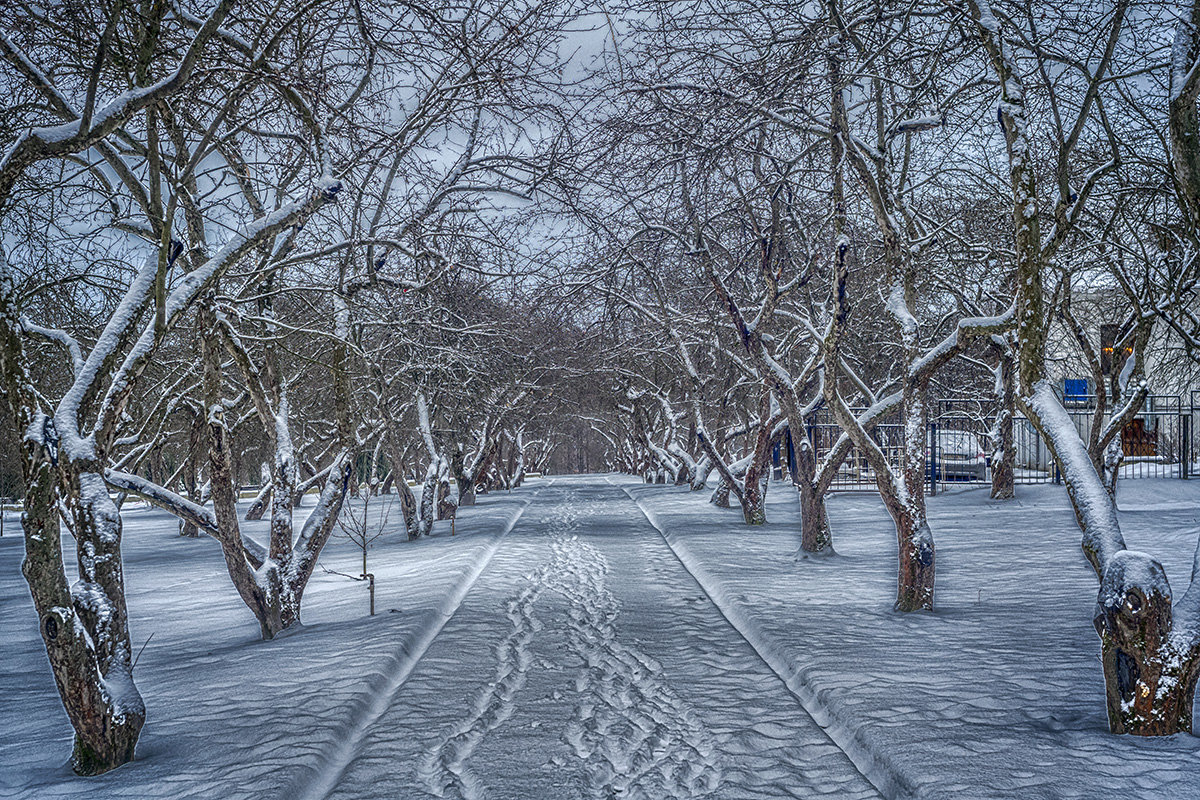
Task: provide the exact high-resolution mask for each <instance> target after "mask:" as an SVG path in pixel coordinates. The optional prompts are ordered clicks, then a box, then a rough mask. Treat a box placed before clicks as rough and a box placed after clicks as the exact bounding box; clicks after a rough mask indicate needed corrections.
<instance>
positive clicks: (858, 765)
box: [605, 478, 915, 800]
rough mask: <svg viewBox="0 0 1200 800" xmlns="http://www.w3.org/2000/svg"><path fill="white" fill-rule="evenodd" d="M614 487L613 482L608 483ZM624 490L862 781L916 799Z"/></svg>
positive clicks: (896, 799)
mask: <svg viewBox="0 0 1200 800" xmlns="http://www.w3.org/2000/svg"><path fill="white" fill-rule="evenodd" d="M605 480H606V481H607V482H608V483H609V484H610V485H614V486H616V485H617V484H613V482H612V480H611V479H609V478H605ZM620 489H621V491H623V492H624V493H625V494H626V495H627V496H628V497H629V499H630V501H631V502H632V503H633V504H634V505H635V506H637V507H638V510H640V511H641V512H642V516H644V517H645V518H646V521H647V522H649V523H650V526H651V527H653V528H654V530H656V531H657V532H658V535H659V536H660V537H661V538H662V540H663V542H664V543H665V544H666V545H667V549H669V550H670V551H671V553H672V554H673V555H674V556H675V560H676V561H678V562H679V565H680V566H681V567H683V569H684V571H686V572H687V573H688V574H689V575H691V576H692V580H694V581H695V582H696V585H697V586H699V587H700V590H701V591H702V592H704V594H705V596H706V597H708V600H709V602H710V603H712V605H713V606H714V607H715V608H716V609H717V612H718V613H720V615H721V616H722V617H724V619H725V621H726V622H727V623H729V626H730V627H732V628H733V629H734V630H735V631H736V632H737V634H738V636H739V637H741V639H742V640H743V641H744V642H746V644H747V645H748V646H749V647H750V649H751V650H752V651H753V652H754V653H755V655H757V656H758V658H759V660H760V661H762V663H763V664H765V665H766V667H767V669H769V670H770V671H771V672H772V673H774V674H775V676H776V677H777V678H779V680H780V681H781V682H782V683H783V685H784V686H786V687H787V690H788V691H789V692H790V693H791V694H792V696H794V697H795V698H796V700H797V701H798V705H799V706H800V709H801V710H802V711H803V712H804V713H805V715H806V716H808V718H809V719H811V720H812V721H813V724H815V725H816V726H817V727H818V728H820V729H821V731H822V733H823V734H824V735H825V738H827V739H828V740H829V741H830V743H832V744H833V746H834V747H836V748H837V749H838V750H840V751H841V752H842V753H843V754H845V756H846V758H847V759H848V760H849V762H850V763H851V764H852V765H853V766H854V768H855V769H856V770H857V771H858V773H859V774H860V775H862V776H863V779H864V780H866V781H867V782H868V783H869V784H870V785H871V786H872V787H873V788H874V789H875V791H876V792H878V793H879V795H880V796H881V797H886V798H891V799H892V800H907V798H911V797H914V796H915V789H914V787H913V786H912V785H911V782H909V781H906V780H905V779H904V777H903V776H902V775H901V774H899V772H898V771H897V770H895V769H892V768H890V766H889V765H888V764H887V763H886V762H885V761H884V760H882V759H881V758H880V757H879V756H878V754H876V753H875V752H874V751H872V750H871V749H869V748H868V747H866V746H865V745H863V744H862V743H861V742H860V741H859V740H858V739H857V738H856V736H855V732H854V730H853V729H851V728H848V727H846V726H843V725H841V724H840V722H839V720H838V719H837V718H836V717H835V716H834V715H832V714H830V713H829V711H828V709H827V708H826V707H825V706H824V704H823V703H822V701H821V700H820V699H819V698H818V697H817V695H816V693H815V692H814V691H813V690H812V688H811V687H809V686H808V685H807V684H806V683H805V682H804V680H803V678H802V676H801V675H800V672H799V670H798V669H796V668H795V667H794V665H792V664H790V663H789V662H788V660H787V659H786V658H785V657H784V656H783V655H782V654H780V653H779V652H778V651H777V650H776V649H775V648H772V647H771V646H770V643H769V642H768V641H767V639H766V637H765V636H763V635H762V634H761V633H760V632H759V630H758V628H757V627H756V626H755V625H754V624H753V623H752V622H751V621H750V620H749V619H748V618H747V617H746V615H745V614H744V613H742V611H741V610H740V609H738V608H737V607H736V606H735V605H734V604H733V603H730V602H728V601H727V600H726V598H724V596H723V595H722V594H721V593H720V592H718V591H714V590H713V589H712V588H711V587H712V586H714V585H718V584H717V581H715V580H714V579H713V578H712V577H711V576H710V575H709V574H708V572H707V571H706V570H705V569H704V568H703V567H702V566H701V565H700V564H699V563H698V562H697V561H696V559H694V558H692V556H691V553H689V552H688V551H687V550H686V549H681V548H680V547H678V546H676V544H675V543H674V542H673V541H671V537H670V536H668V535H667V534H666V532H665V531H664V530H663V529H662V527H661V526H660V525H659V524H658V521H657V519H656V518H655V516H654V514H653V512H651V511H650V510H648V509H647V508H646V507H645V506H643V505H642V504H641V502H639V501H638V499H637V498H636V497H634V496H633V493H631V492H630V491H629V490H628V489H627V488H626V487H624V486H621V487H620Z"/></svg>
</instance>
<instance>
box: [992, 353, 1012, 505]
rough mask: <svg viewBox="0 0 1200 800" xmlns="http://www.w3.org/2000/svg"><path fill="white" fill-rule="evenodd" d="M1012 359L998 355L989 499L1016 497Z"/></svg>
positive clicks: (1001, 354)
mask: <svg viewBox="0 0 1200 800" xmlns="http://www.w3.org/2000/svg"><path fill="white" fill-rule="evenodd" d="M1015 367H1016V364H1015V358H1014V356H1013V353H1012V351H1011V350H1009V349H1008V348H1004V349H1002V350H1001V352H1000V364H999V374H998V376H997V387H996V388H997V389H998V390H999V391H998V392H997V396H996V399H997V401H999V404H1000V409H999V411H998V412H997V413H996V438H997V439H998V440H999V441H998V444H999V448H998V450H999V452H998V453H996V454H994V455H993V456H992V465H991V466H992V491H991V497H992V499H993V500H1011V499H1013V498H1014V497H1016V488H1015V487H1016V474H1017V443H1016V438H1015V437H1014V435H1013V416H1014V413H1013V412H1014V410H1015V408H1016V402H1017V398H1016V394H1017V393H1016V385H1015V374H1014V373H1015Z"/></svg>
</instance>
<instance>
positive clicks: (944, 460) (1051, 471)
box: [777, 390, 1200, 492]
mask: <svg viewBox="0 0 1200 800" xmlns="http://www.w3.org/2000/svg"><path fill="white" fill-rule="evenodd" d="M1065 407H1066V411H1067V414H1068V415H1069V416H1070V417H1071V419H1072V420H1073V421H1074V422H1075V426H1076V428H1077V429H1078V430H1079V433H1080V435H1081V436H1083V437H1085V438H1086V437H1087V436H1088V435H1089V434H1090V431H1091V428H1092V426H1093V425H1096V424H1098V423H1099V424H1103V422H1104V420H1102V419H1101V420H1097V419H1096V410H1095V400H1094V398H1092V397H1087V396H1073V397H1071V398H1069V400H1068V402H1067V403H1066V404H1065ZM996 410H997V407H996V404H995V402H994V401H986V400H936V401H934V402H933V404H932V407H931V413H930V416H929V422H928V425H927V430H926V438H925V445H926V462H927V463H926V468H925V475H926V479H927V480H928V481H929V483H930V490H931V491H932V492H936V491H938V489H939V488H942V487H943V486H944V485H946V484H963V483H967V484H970V483H975V484H983V483H990V482H991V479H992V471H991V464H990V461H991V458H990V454H991V453H992V450H993V444H992V436H991V429H992V427H993V425H994V421H995V417H996ZM1197 415H1200V390H1195V391H1192V392H1190V393H1189V395H1188V396H1186V397H1174V396H1164V395H1152V396H1150V397H1148V398H1147V399H1146V402H1145V404H1144V405H1143V407H1142V410H1141V411H1140V412H1139V413H1138V415H1137V416H1136V417H1135V418H1134V419H1133V421H1132V422H1130V423H1129V424H1128V425H1127V426H1125V428H1124V429H1123V430H1122V431H1121V434H1120V443H1121V450H1122V452H1123V454H1124V458H1123V461H1122V463H1121V466H1120V472H1119V477H1120V478H1122V479H1126V478H1183V479H1187V478H1191V477H1196V476H1197V475H1198V473H1200V465H1198V464H1197V463H1196V456H1197V454H1198V453H1200V441H1197V436H1200V425H1197V419H1196V418H1197ZM805 433H806V435H807V436H808V439H809V441H810V442H811V443H812V445H813V448H814V450H815V451H816V453H817V456H818V458H821V457H823V456H825V455H826V454H827V453H828V452H829V451H830V450H832V449H833V448H834V446H835V445H836V442H837V440H838V438H839V437H840V436H841V434H842V431H841V428H840V427H838V425H837V424H836V423H835V422H834V421H833V418H832V415H830V414H829V412H828V411H827V410H824V409H823V410H821V411H818V412H817V413H816V414H815V415H813V417H812V418H811V422H810V424H809V426H808V430H807V431H806V432H805ZM871 436H872V438H873V439H874V440H875V442H876V443H877V444H878V445H879V447H880V449H882V450H883V452H884V453H885V454H887V456H888V457H889V459H890V460H891V461H892V463H894V464H898V463H899V461H900V448H901V447H902V445H903V442H902V431H901V425H900V418H899V414H898V413H896V414H894V415H893V416H891V417H888V418H885V419H884V420H883V421H882V422H881V423H880V424H878V425H876V426H875V428H874V429H873V430H872V431H871ZM1013 437H1014V444H1015V450H1016V456H1017V464H1016V475H1015V479H1016V482H1017V483H1026V484H1028V483H1051V482H1058V481H1059V480H1060V476H1059V475H1058V470H1057V469H1056V467H1055V466H1054V460H1053V459H1052V458H1051V456H1050V452H1049V450H1048V449H1047V448H1046V445H1045V443H1044V442H1043V441H1042V437H1041V435H1040V434H1039V433H1038V432H1037V430H1036V429H1035V428H1034V426H1033V423H1031V422H1030V421H1029V420H1028V419H1026V418H1025V417H1023V416H1021V415H1020V414H1019V413H1018V414H1017V416H1016V417H1015V419H1014V420H1013ZM777 463H778V464H780V466H781V467H782V466H783V464H784V463H786V456H783V455H782V454H781V458H780V460H779V461H777ZM831 488H832V489H833V490H834V491H838V490H841V491H853V490H873V489H875V488H876V483H875V472H874V470H873V469H872V468H871V466H870V464H868V463H867V459H866V457H865V456H864V455H863V453H862V452H860V451H859V450H858V448H852V449H851V451H850V454H849V455H848V456H847V457H846V459H845V461H843V462H842V465H841V466H840V467H839V468H838V471H837V474H836V476H835V477H834V480H833V483H832V485H831Z"/></svg>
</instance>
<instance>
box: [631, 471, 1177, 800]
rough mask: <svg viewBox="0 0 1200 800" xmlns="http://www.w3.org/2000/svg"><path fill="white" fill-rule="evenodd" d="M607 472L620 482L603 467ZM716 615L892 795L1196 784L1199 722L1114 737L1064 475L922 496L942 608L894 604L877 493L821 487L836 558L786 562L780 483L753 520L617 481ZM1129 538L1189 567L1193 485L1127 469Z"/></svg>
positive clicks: (792, 525) (788, 525) (1164, 788)
mask: <svg viewBox="0 0 1200 800" xmlns="http://www.w3.org/2000/svg"><path fill="white" fill-rule="evenodd" d="M612 480H614V481H623V480H624V479H621V478H615V477H614V478H613V479H612ZM622 485H623V487H624V488H625V489H626V490H627V491H628V492H629V494H630V495H631V496H632V497H634V499H635V500H636V501H637V502H638V503H639V505H640V506H641V507H642V508H643V510H644V511H645V512H646V514H647V516H648V517H649V518H650V519H651V521H652V522H653V523H654V524H655V526H656V527H658V528H659V529H660V530H661V531H663V532H664V535H665V537H666V538H667V540H668V541H669V543H670V544H671V546H672V548H673V549H674V550H675V551H676V553H677V554H678V555H679V557H680V560H681V561H682V562H683V563H684V564H685V566H687V567H688V569H689V570H690V571H692V572H693V573H694V574H695V575H696V576H697V579H698V580H699V581H700V582H701V584H702V585H703V586H704V587H705V589H706V591H707V592H708V594H709V595H710V597H711V598H712V599H713V601H714V602H715V603H716V604H717V605H718V607H720V608H721V610H722V613H724V614H725V615H726V617H727V618H729V620H730V622H731V623H733V624H734V625H735V627H737V628H738V629H739V630H740V631H741V632H742V634H743V635H744V636H745V637H746V638H747V640H748V641H750V643H751V644H752V645H753V646H754V647H755V649H756V650H758V651H759V653H760V655H761V656H762V657H763V658H764V660H765V661H767V662H768V663H769V664H770V665H771V667H772V668H773V669H774V670H775V671H776V672H778V673H779V674H780V676H781V677H783V678H784V680H785V681H786V682H787V683H788V686H789V687H790V688H791V689H792V690H793V692H794V693H795V694H796V695H797V696H798V697H799V698H800V699H801V701H802V702H803V703H804V705H805V707H806V708H808V709H809V711H810V713H812V714H813V715H814V717H816V718H817V719H818V721H819V722H821V724H822V725H825V726H826V728H827V730H828V731H829V733H830V735H831V737H832V738H833V739H834V740H835V741H836V742H837V743H838V745H839V746H840V747H842V748H843V749H844V750H845V751H846V752H847V753H848V755H850V756H851V758H852V759H853V760H854V761H855V763H856V764H857V765H858V767H859V768H860V769H861V770H862V771H863V772H864V774H867V775H868V776H869V777H870V778H871V779H872V781H873V782H875V783H876V785H877V786H879V788H881V789H882V790H883V791H884V792H885V793H886V794H887V795H888V796H891V797H906V796H912V797H921V798H1018V797H1019V798H1068V797H1072V798H1073V797H1079V798H1085V797H1086V798H1118V797H1120V798H1129V797H1155V798H1158V797H1194V796H1197V795H1198V794H1200V738H1197V737H1193V736H1177V737H1173V738H1166V739H1137V738H1134V737H1117V736H1113V735H1111V734H1109V733H1108V729H1107V721H1106V718H1105V714H1104V695H1103V692H1104V687H1103V683H1102V676H1101V670H1100V664H1099V642H1098V641H1097V639H1096V635H1095V633H1094V631H1093V629H1092V625H1091V612H1092V607H1093V605H1094V602H1095V596H1096V582H1095V578H1094V577H1093V574H1092V572H1091V569H1090V567H1089V566H1088V565H1087V563H1086V561H1085V560H1084V557H1083V555H1082V553H1081V551H1080V549H1079V531H1078V528H1077V527H1076V526H1075V522H1074V518H1073V516H1072V514H1071V511H1070V508H1069V507H1068V505H1067V503H1066V498H1065V496H1064V494H1063V490H1062V489H1061V487H1056V486H1033V487H1019V498H1018V500H1016V501H1013V502H1009V503H1001V502H996V501H991V500H989V499H988V497H987V490H986V489H985V488H979V489H965V490H958V489H955V490H952V491H950V492H948V493H946V494H944V495H940V496H938V497H936V498H932V499H931V502H930V518H931V519H930V522H931V525H932V527H933V532H934V537H935V540H936V542H937V547H938V579H937V599H936V605H937V610H936V611H935V612H934V613H932V614H909V615H903V614H898V613H896V612H894V611H892V603H893V601H894V599H895V548H896V544H895V534H894V528H893V527H892V524H891V520H890V518H889V517H888V516H887V513H886V511H885V510H884V509H883V506H882V504H881V503H880V501H879V498H878V496H877V495H873V494H854V495H839V496H837V497H835V498H833V499H832V500H831V501H830V515H831V518H832V524H833V528H834V546H835V548H836V549H837V551H838V553H839V555H838V556H836V557H833V558H829V559H797V558H796V555H797V548H798V544H799V512H798V509H797V507H796V500H795V495H794V494H793V493H792V492H791V490H790V489H789V488H786V487H783V486H772V488H771V492H770V494H769V498H768V501H769V502H768V505H769V508H768V517H769V519H771V520H772V522H771V523H770V524H768V525H766V526H763V527H761V528H750V527H747V526H745V525H743V524H742V522H741V514H740V511H739V510H737V509H736V508H734V509H717V508H714V507H712V506H710V505H709V504H708V503H707V499H708V493H707V492H699V493H692V492H689V491H688V490H687V489H686V488H675V487H664V486H647V485H644V484H641V483H638V482H635V481H632V480H630V481H629V482H627V483H623V484H622ZM1120 491H1121V503H1122V505H1123V507H1125V508H1127V509H1129V510H1126V511H1122V513H1121V522H1122V525H1123V527H1124V530H1125V535H1126V538H1127V540H1128V542H1129V545H1130V546H1131V547H1136V548H1138V549H1143V550H1147V551H1149V552H1151V553H1154V554H1155V555H1156V556H1157V557H1160V558H1161V559H1162V560H1163V562H1164V565H1165V566H1166V568H1167V572H1168V575H1169V576H1173V577H1174V578H1175V579H1176V581H1177V583H1179V584H1180V586H1179V587H1177V588H1180V589H1181V588H1182V585H1183V582H1185V581H1186V580H1187V577H1188V565H1189V563H1190V558H1191V551H1192V548H1193V546H1194V535H1195V531H1196V528H1197V518H1198V516H1200V484H1198V483H1194V482H1193V483H1188V482H1183V481H1177V480H1176V481H1166V480H1164V481H1153V480H1146V481H1137V482H1129V483H1125V484H1122V486H1121V490H1120Z"/></svg>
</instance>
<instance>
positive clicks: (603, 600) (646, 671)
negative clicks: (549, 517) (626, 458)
mask: <svg viewBox="0 0 1200 800" xmlns="http://www.w3.org/2000/svg"><path fill="white" fill-rule="evenodd" d="M551 547H552V548H553V550H554V553H555V556H556V558H555V562H556V569H555V570H554V573H553V575H554V578H555V580H554V582H553V583H552V584H551V587H552V588H553V589H554V590H555V591H557V592H559V593H560V594H562V595H563V596H564V597H565V598H566V599H567V600H568V601H569V603H570V607H569V610H568V615H569V626H570V636H569V641H570V644H571V648H572V650H574V651H575V653H576V654H577V655H578V656H579V657H580V659H581V660H582V661H583V668H582V669H581V671H580V674H579V676H578V678H577V681H576V689H577V690H578V691H579V692H580V694H581V698H580V701H579V704H578V706H577V707H576V716H575V719H574V720H572V721H571V723H570V724H569V725H568V727H567V731H566V740H567V742H568V743H569V744H570V745H571V747H572V749H573V750H574V751H575V754H576V755H577V756H578V757H579V758H580V759H581V760H582V761H583V763H584V765H585V773H586V778H587V783H588V785H587V792H588V796H589V797H591V798H595V800H608V799H609V798H635V797H636V798H646V800H667V799H668V798H677V799H683V798H700V797H705V796H708V795H710V794H712V793H713V792H715V791H716V789H717V787H718V786H719V785H720V782H721V768H720V762H719V755H718V750H717V746H716V741H715V739H714V737H713V736H712V734H711V733H710V732H709V731H708V729H707V728H706V727H705V725H704V723H703V722H702V721H701V720H700V719H699V716H698V715H697V714H696V712H695V711H694V710H693V709H692V708H691V707H690V706H688V705H687V704H686V703H685V702H684V701H683V700H682V699H681V698H680V697H679V696H678V695H677V694H676V693H675V692H674V691H672V690H671V688H670V687H669V686H668V685H667V684H666V683H665V682H664V681H663V680H662V679H661V678H660V677H659V675H660V674H661V672H662V667H661V665H659V664H657V663H656V662H654V661H653V660H651V659H650V658H648V657H647V656H645V655H643V654H642V653H640V652H639V651H637V650H635V649H633V648H630V647H627V646H625V645H624V644H622V643H621V642H620V641H619V640H618V638H617V633H616V628H615V625H614V623H615V620H616V618H617V616H618V614H619V613H620V606H619V603H618V602H617V600H616V598H615V597H614V596H613V594H612V593H611V592H610V591H609V589H608V587H607V585H606V582H605V576H606V575H607V573H608V562H607V560H606V559H605V558H604V556H603V555H602V554H601V553H600V551H598V550H597V549H596V548H595V547H593V546H592V545H590V544H587V543H585V542H581V541H580V540H579V539H578V537H576V536H575V535H574V534H571V533H569V532H568V531H563V532H561V533H557V534H555V535H554V537H553V541H552V543H551Z"/></svg>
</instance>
